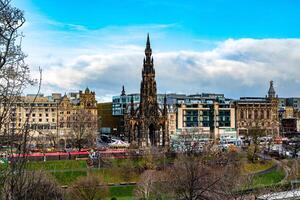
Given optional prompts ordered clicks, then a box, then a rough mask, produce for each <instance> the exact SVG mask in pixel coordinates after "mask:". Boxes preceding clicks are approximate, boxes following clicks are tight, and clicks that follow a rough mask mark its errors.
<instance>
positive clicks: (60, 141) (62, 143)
mask: <svg viewBox="0 0 300 200" xmlns="http://www.w3.org/2000/svg"><path fill="white" fill-rule="evenodd" d="M58 145H59V148H61V149H64V148H65V145H66V142H65V140H64V139H60V140H59V142H58Z"/></svg>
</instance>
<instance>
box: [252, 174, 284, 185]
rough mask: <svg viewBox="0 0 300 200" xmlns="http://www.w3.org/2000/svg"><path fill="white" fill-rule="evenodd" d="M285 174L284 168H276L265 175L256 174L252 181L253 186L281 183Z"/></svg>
mask: <svg viewBox="0 0 300 200" xmlns="http://www.w3.org/2000/svg"><path fill="white" fill-rule="evenodd" d="M284 176H285V173H284V171H283V170H281V169H279V170H277V169H274V170H272V171H271V172H269V173H267V174H263V175H255V176H254V177H253V181H252V187H254V188H256V187H264V186H270V185H274V184H276V183H279V182H280V181H281V180H282V179H283V178H284Z"/></svg>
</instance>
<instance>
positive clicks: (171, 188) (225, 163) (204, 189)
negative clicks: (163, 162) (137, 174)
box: [160, 152, 239, 200]
mask: <svg viewBox="0 0 300 200" xmlns="http://www.w3.org/2000/svg"><path fill="white" fill-rule="evenodd" d="M234 158H235V156H234V155H230V154H222V153H219V152H217V153H210V154H208V153H205V155H202V156H195V155H192V154H186V155H181V156H180V157H179V158H178V159H177V160H176V161H175V163H174V165H173V166H171V167H169V168H168V169H167V170H166V171H165V174H166V175H165V181H164V184H161V187H160V188H162V189H163V191H164V192H165V193H166V194H167V195H168V196H169V198H171V199H186V200H196V199H230V198H229V196H230V194H231V193H230V192H229V191H231V190H233V188H234V187H233V186H232V185H235V178H236V177H237V176H233V175H235V174H239V170H238V168H237V167H236V166H235V165H234V163H235V159H234ZM225 189H226V190H225ZM162 193H163V192H162Z"/></svg>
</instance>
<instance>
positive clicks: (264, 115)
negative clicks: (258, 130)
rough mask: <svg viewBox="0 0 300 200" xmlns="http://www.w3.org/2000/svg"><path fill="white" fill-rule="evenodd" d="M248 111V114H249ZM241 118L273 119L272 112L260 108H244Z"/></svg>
mask: <svg viewBox="0 0 300 200" xmlns="http://www.w3.org/2000/svg"><path fill="white" fill-rule="evenodd" d="M247 113H248V114H247ZM240 116H241V119H271V113H270V111H269V110H267V111H266V112H265V111H264V110H261V111H258V110H254V111H252V110H250V111H248V112H247V111H246V110H242V111H241V112H240Z"/></svg>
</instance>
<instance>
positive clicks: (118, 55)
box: [44, 39, 300, 101]
mask: <svg viewBox="0 0 300 200" xmlns="http://www.w3.org/2000/svg"><path fill="white" fill-rule="evenodd" d="M143 48H144V47H142V46H135V45H128V46H116V45H113V46H111V49H114V51H110V50H111V49H110V50H108V52H109V53H103V52H93V53H91V54H88V55H80V54H79V55H78V56H77V57H75V58H74V59H67V60H65V61H63V62H62V63H60V64H59V65H49V66H47V68H46V69H45V70H44V76H45V78H44V85H51V86H54V87H55V88H60V89H61V90H69V89H70V88H72V89H76V88H78V89H79V88H82V87H85V86H90V87H91V88H92V89H93V90H96V93H97V96H98V97H99V99H102V100H103V99H105V101H107V99H108V98H110V96H112V95H113V94H119V93H120V90H121V86H122V85H123V84H124V85H125V86H126V88H127V91H129V92H138V91H139V86H140V84H139V83H140V80H141V70H142V60H143ZM124 50H125V51H124ZM153 51H154V62H155V69H156V78H157V85H158V90H159V91H160V92H166V91H171V92H180V91H185V92H188V93H192V92H223V93H225V95H226V96H233V97H238V96H240V95H248V96H251V95H265V93H266V91H267V88H268V81H269V80H271V79H272V80H274V81H275V84H276V85H277V86H278V87H277V90H278V92H279V93H280V94H282V95H294V96H295V95H299V93H298V91H297V90H296V89H297V88H299V86H300V71H299V64H300V39H260V40H258V39H239V40H233V39H228V40H226V41H224V42H222V43H220V44H219V45H218V46H217V47H216V48H214V49H212V50H210V51H203V52H197V51H179V52H158V53H156V50H155V49H153ZM60 59H61V58H59V57H58V58H57V60H58V62H59V60H60Z"/></svg>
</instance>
